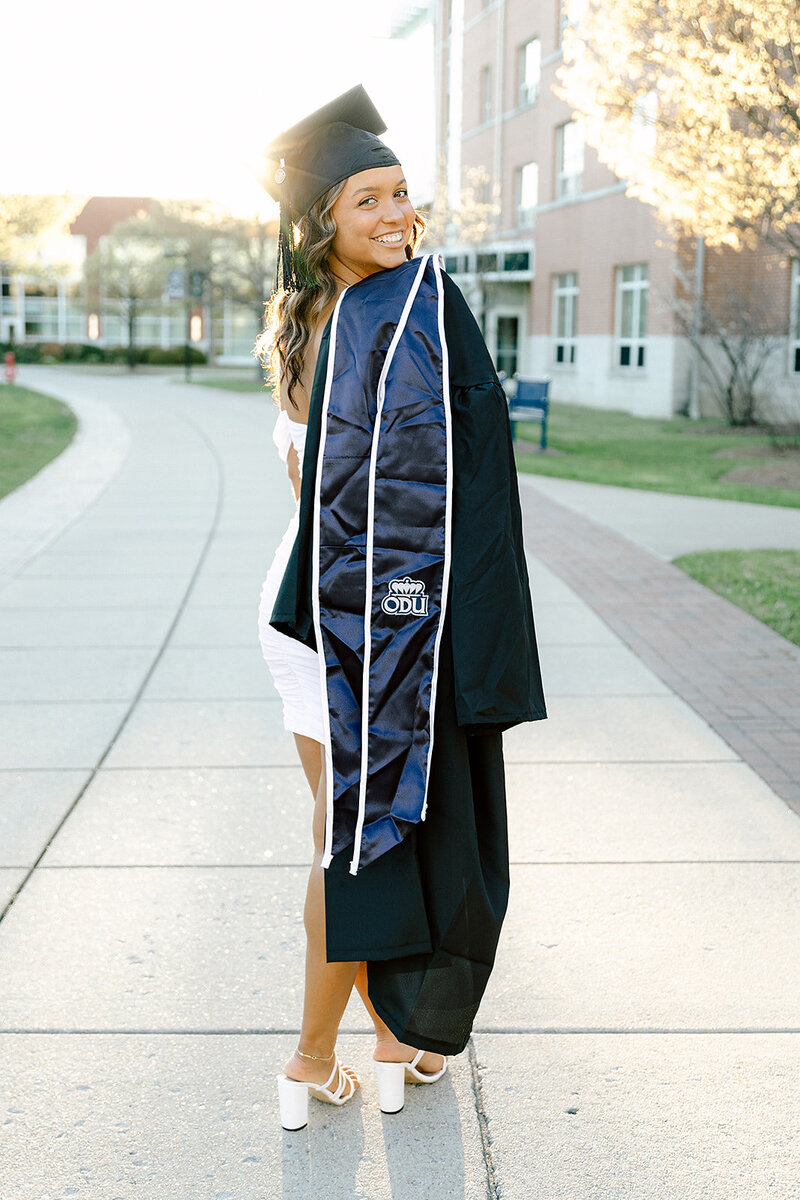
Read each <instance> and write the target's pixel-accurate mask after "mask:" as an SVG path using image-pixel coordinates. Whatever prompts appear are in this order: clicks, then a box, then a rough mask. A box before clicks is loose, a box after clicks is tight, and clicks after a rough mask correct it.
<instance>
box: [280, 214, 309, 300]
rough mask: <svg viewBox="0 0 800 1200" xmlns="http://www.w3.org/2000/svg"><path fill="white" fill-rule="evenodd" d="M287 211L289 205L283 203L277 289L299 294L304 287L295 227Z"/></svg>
mask: <svg viewBox="0 0 800 1200" xmlns="http://www.w3.org/2000/svg"><path fill="white" fill-rule="evenodd" d="M286 209H287V205H286V204H285V203H284V201H281V209H280V224H279V228H278V260H277V263H276V267H275V287H276V289H277V290H278V291H281V290H282V289H283V290H285V291H287V292H299V291H300V288H301V287H302V286H303V285H302V283H301V281H300V277H299V274H298V262H297V255H296V254H295V245H294V226H293V225H292V221H291V218H290V216H289V214H288V212H287V211H286Z"/></svg>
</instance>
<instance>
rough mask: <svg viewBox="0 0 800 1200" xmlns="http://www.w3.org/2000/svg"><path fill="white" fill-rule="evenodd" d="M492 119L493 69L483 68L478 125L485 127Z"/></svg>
mask: <svg viewBox="0 0 800 1200" xmlns="http://www.w3.org/2000/svg"><path fill="white" fill-rule="evenodd" d="M491 119H492V68H491V67H481V89H480V109H479V112H478V124H479V125H485V124H486V122H487V121H491Z"/></svg>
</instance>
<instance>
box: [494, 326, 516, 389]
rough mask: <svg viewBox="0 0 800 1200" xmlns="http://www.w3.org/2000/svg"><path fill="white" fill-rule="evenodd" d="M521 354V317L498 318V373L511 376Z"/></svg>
mask: <svg viewBox="0 0 800 1200" xmlns="http://www.w3.org/2000/svg"><path fill="white" fill-rule="evenodd" d="M518 355H519V317H498V318H497V362H496V364H495V366H496V368H497V373H498V374H499V373H500V372H501V371H505V373H506V375H507V376H508V377H509V379H510V378H511V376H512V375H514V374H515V372H516V370H517V359H518Z"/></svg>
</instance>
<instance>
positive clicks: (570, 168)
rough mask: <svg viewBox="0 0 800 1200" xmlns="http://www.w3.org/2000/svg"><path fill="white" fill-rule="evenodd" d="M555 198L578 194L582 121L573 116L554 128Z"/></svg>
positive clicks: (581, 159) (580, 172)
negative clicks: (556, 165) (556, 167)
mask: <svg viewBox="0 0 800 1200" xmlns="http://www.w3.org/2000/svg"><path fill="white" fill-rule="evenodd" d="M556 155H557V162H558V170H557V173H556V199H557V200H568V199H570V198H571V197H573V196H578V195H579V194H580V190H581V176H582V174H583V121H582V120H581V118H580V117H575V118H574V119H573V120H571V121H567V122H566V124H564V125H559V126H558V128H557V129H556Z"/></svg>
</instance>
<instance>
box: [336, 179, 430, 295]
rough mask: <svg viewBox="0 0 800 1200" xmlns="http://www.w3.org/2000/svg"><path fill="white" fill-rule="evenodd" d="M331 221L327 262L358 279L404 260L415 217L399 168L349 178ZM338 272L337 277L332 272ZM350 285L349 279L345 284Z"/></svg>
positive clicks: (394, 265)
mask: <svg viewBox="0 0 800 1200" xmlns="http://www.w3.org/2000/svg"><path fill="white" fill-rule="evenodd" d="M331 216H332V217H333V219H334V221H335V222H336V235H335V237H334V239H333V244H332V247H331V255H330V258H331V260H333V261H332V262H331V265H332V267H333V269H334V270H336V267H337V263H336V261H335V260H338V262H339V264H341V266H343V267H345V268H346V269H347V271H348V272H349V273H351V274H352V275H353V276H355V278H357V279H365V278H366V277H367V275H374V274H375V272H376V271H385V270H387V269H389V268H391V267H397V266H399V265H400V264H401V263H404V262H405V261H406V246H407V245H408V241H409V238H410V237H411V231H412V228H413V225H414V217H415V216H416V213H415V212H414V208H413V206H412V204H411V201H410V200H409V198H408V191H407V188H406V181H405V178H404V176H403V168H402V167H399V166H395V167H373V168H371V169H370V170H369V171H359V173H358V174H357V175H351V176H350V178H349V179H348V180H347V181H346V183H345V185H344V190H343V191H342V194H341V195H340V196H339V198H338V199H337V201H336V203H335V204H334V206H333V208H332V209H331ZM337 273H338V272H337ZM353 281H354V280H353V279H351V278H350V277H349V276H348V278H347V282H348V283H351V282H353Z"/></svg>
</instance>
